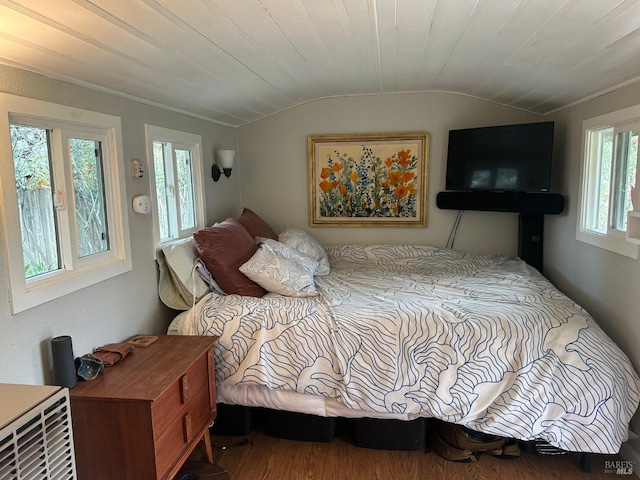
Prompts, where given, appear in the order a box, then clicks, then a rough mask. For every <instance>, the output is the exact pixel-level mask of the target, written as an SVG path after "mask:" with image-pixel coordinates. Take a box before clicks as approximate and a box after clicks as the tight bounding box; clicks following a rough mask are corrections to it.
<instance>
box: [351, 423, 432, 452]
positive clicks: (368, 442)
mask: <svg viewBox="0 0 640 480" xmlns="http://www.w3.org/2000/svg"><path fill="white" fill-rule="evenodd" d="M354 423H355V425H354V435H353V442H354V444H355V445H356V446H358V447H364V448H374V449H378V450H422V449H424V448H426V445H427V425H428V422H427V419H425V418H416V419H415V420H394V419H379V418H359V419H357V420H355V422H354Z"/></svg>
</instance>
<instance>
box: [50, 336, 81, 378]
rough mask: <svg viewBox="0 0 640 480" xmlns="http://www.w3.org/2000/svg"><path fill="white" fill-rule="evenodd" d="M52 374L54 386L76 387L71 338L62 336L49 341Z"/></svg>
mask: <svg viewBox="0 0 640 480" xmlns="http://www.w3.org/2000/svg"><path fill="white" fill-rule="evenodd" d="M51 353H52V355H53V374H54V377H55V383H56V385H60V386H61V387H67V388H73V387H75V386H76V365H75V360H74V358H73V346H72V345H71V337H69V336H68V335H64V336H61V337H55V338H52V339H51Z"/></svg>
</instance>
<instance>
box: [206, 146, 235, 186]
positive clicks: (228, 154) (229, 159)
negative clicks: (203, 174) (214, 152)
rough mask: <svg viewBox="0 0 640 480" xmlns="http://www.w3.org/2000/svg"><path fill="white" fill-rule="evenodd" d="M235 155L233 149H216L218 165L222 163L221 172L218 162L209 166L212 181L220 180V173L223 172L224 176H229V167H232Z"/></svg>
mask: <svg viewBox="0 0 640 480" xmlns="http://www.w3.org/2000/svg"><path fill="white" fill-rule="evenodd" d="M235 156H236V151H235V150H218V160H220V165H222V172H221V171H220V167H219V166H218V164H217V163H214V164H213V166H212V167H211V176H212V177H213V181H214V182H217V181H218V180H220V175H221V173H223V172H224V176H225V177H227V178H229V177H230V176H231V169H232V168H233V159H234V157H235Z"/></svg>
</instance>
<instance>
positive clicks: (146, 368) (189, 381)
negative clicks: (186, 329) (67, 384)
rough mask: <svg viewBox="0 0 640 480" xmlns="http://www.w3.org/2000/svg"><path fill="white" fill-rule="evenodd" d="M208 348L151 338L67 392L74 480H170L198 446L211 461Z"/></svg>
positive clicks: (212, 401) (208, 340)
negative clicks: (96, 376)
mask: <svg viewBox="0 0 640 480" xmlns="http://www.w3.org/2000/svg"><path fill="white" fill-rule="evenodd" d="M216 340H217V337H195V336H182V335H164V336H159V337H158V340H157V341H156V342H155V343H153V344H151V345H149V346H148V347H138V348H135V349H134V352H133V353H131V354H129V355H128V356H127V357H126V358H125V359H124V360H122V361H121V362H120V363H118V364H116V365H115V366H113V367H110V368H107V369H105V373H104V374H101V375H100V376H99V377H98V378H96V379H95V380H89V381H86V382H83V381H80V382H78V385H77V386H76V387H75V388H73V389H72V390H70V393H69V396H70V398H71V417H72V421H73V436H74V443H75V451H76V466H77V472H78V478H79V479H80V480H115V479H118V480H125V479H131V480H134V479H135V480H147V479H154V480H157V479H162V480H165V479H167V480H170V479H172V478H173V477H174V475H175V474H176V472H177V471H178V470H179V469H180V467H181V466H182V464H183V463H184V462H185V460H186V459H187V458H188V456H189V455H190V453H191V452H192V451H193V449H194V448H195V447H196V446H197V445H198V444H199V443H200V442H202V445H203V446H204V447H203V453H204V454H205V457H206V458H208V459H209V461H210V462H212V461H213V457H212V455H211V440H210V437H209V430H208V429H209V426H210V425H211V423H212V422H213V420H214V419H215V417H216V395H215V374H214V361H213V345H214V343H215V342H216ZM202 445H201V446H202Z"/></svg>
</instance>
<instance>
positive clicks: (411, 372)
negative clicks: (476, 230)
mask: <svg viewBox="0 0 640 480" xmlns="http://www.w3.org/2000/svg"><path fill="white" fill-rule="evenodd" d="M294 230H295V229H294ZM300 232H301V231H300V230H296V233H297V234H298V235H304V232H302V233H300ZM262 233H264V232H262ZM273 235H275V234H273ZM273 235H271V237H273ZM255 237H258V239H260V240H261V241H262V242H267V243H275V244H279V243H282V242H279V241H278V240H276V239H273V238H271V240H270V241H267V240H266V238H267V237H261V236H260V235H256V236H250V238H251V239H254V238H255ZM279 237H280V236H276V238H279ZM307 240H308V241H310V242H311V243H313V240H312V239H311V240H309V239H307ZM201 243H202V242H201ZM204 243H206V242H204ZM234 244H235V245H237V244H238V243H237V242H235V243H234ZM285 244H286V243H285ZM260 245H262V243H260ZM260 245H258V247H257V249H256V250H255V251H254V253H252V254H251V255H249V259H251V258H254V257H255V256H257V253H256V252H260V251H261V248H260ZM196 246H197V247H200V244H198V243H197V242H196ZM322 250H323V253H325V254H326V257H325V258H324V259H315V261H316V262H317V264H314V265H315V268H316V270H313V269H312V272H311V283H312V285H309V284H308V278H307V284H306V285H305V286H306V287H309V288H311V289H312V290H313V292H311V293H310V294H308V295H307V294H304V295H301V296H291V295H284V294H282V293H273V292H272V291H271V289H265V291H266V293H265V294H264V295H263V296H247V295H241V294H238V293H229V291H226V293H224V294H223V293H222V291H223V290H225V289H224V287H223V288H217V287H219V285H215V286H214V288H210V289H208V290H207V293H205V294H204V295H202V296H201V297H200V298H196V297H193V299H192V302H191V303H192V306H191V307H190V308H189V309H188V310H186V311H185V312H184V313H182V314H180V315H179V316H178V317H177V318H176V320H175V321H174V322H173V323H172V325H171V327H170V330H171V333H179V334H186V335H217V336H219V337H220V340H219V341H218V343H217V345H216V348H215V357H216V380H217V395H218V400H219V401H220V402H222V403H225V404H229V405H245V406H255V407H266V408H270V409H276V410H284V411H290V412H299V413H306V414H313V415H318V416H321V417H342V418H364V417H367V418H376V419H399V420H413V419H416V418H436V419H441V420H443V421H446V422H451V423H456V424H459V425H464V426H466V427H468V428H470V429H472V430H474V431H477V432H482V433H486V434H491V435H499V436H502V437H508V438H516V439H520V440H524V441H527V440H544V441H546V442H548V443H549V444H551V445H553V446H554V447H557V448H559V449H562V450H564V451H574V452H583V453H584V452H590V453H606V454H611V453H617V452H618V451H619V450H620V447H621V444H622V442H623V441H624V440H625V439H626V435H627V433H628V425H629V421H630V419H631V417H632V416H633V415H634V413H635V412H636V409H637V408H638V402H639V400H640V379H639V378H638V375H637V373H636V372H635V371H634V368H633V366H632V365H631V363H630V362H629V360H628V358H627V357H626V356H625V354H624V353H623V352H622V351H621V350H620V349H619V348H618V347H617V346H616V345H615V344H614V343H613V341H612V340H611V339H610V338H609V337H608V336H607V335H606V334H605V333H604V332H603V331H602V330H601V329H600V328H599V327H598V325H597V324H596V322H595V321H594V319H593V318H592V317H591V316H590V315H589V314H588V313H587V312H586V311H585V310H584V309H583V308H581V307H580V306H579V305H577V304H576V303H575V302H574V301H572V300H571V299H570V298H568V297H567V296H565V295H563V294H562V293H561V292H560V291H558V290H557V289H556V288H555V287H554V286H553V285H552V284H551V283H550V282H549V281H548V280H546V279H545V278H544V277H543V276H542V275H540V274H539V273H538V272H537V271H536V270H535V269H533V268H532V267H530V266H528V265H527V264H526V263H524V262H523V261H521V260H519V259H513V258H506V257H502V256H496V255H475V254H469V253H464V252H460V251H455V250H450V249H444V248H434V247H428V246H412V245H404V246H393V245H368V246H365V245H341V246H329V247H324V248H323V249H322ZM203 253H204V252H203V251H202V250H201V249H200V248H199V249H198V254H200V255H199V256H200V258H202V257H203V255H202V254H203ZM219 253H220V252H217V253H216V255H217V254H219ZM308 253H309V252H307V254H308ZM194 256H196V257H197V256H198V255H196V254H194ZM244 256H245V257H246V256H247V254H245V255H244ZM320 260H323V261H326V269H327V270H328V271H327V272H326V274H322V275H316V274H314V273H317V267H318V265H319V264H320V263H321V261H320ZM239 261H242V262H243V264H244V262H247V259H242V258H241V259H240V260H236V263H237V262H239ZM207 266H209V265H207ZM258 266H259V267H260V268H261V269H262V270H268V269H269V268H271V269H276V270H277V269H280V268H282V264H280V263H278V262H273V261H267V262H264V261H263V262H262V263H259V264H258ZM260 268H258V270H260ZM213 269H214V270H215V267H214V268H213ZM308 274H309V272H307V277H308ZM285 276H286V275H285ZM300 276H302V277H304V276H305V275H300ZM214 277H215V278H216V280H219V279H221V278H222V277H221V276H220V275H215V274H214ZM294 277H295V276H294ZM297 279H298V278H297V277H296V278H294V280H297ZM187 283H188V282H187ZM303 283H304V282H303ZM265 285H267V284H265ZM227 288H229V287H227ZM307 293H309V292H307ZM187 303H188V302H187Z"/></svg>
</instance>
